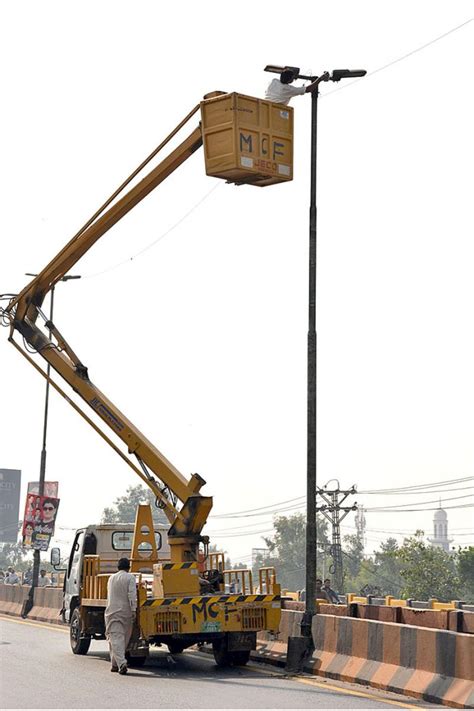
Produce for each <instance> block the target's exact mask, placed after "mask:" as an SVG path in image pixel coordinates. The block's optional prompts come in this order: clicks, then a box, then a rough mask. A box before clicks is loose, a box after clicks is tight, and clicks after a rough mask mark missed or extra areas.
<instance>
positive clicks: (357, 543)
mask: <svg viewBox="0 0 474 711" xmlns="http://www.w3.org/2000/svg"><path fill="white" fill-rule="evenodd" d="M344 542H345V543H346V546H345V547H344V553H345V556H344V568H345V569H346V571H347V574H348V576H350V577H351V578H352V579H354V578H356V577H357V576H358V575H359V572H360V567H361V564H362V561H363V560H364V543H363V542H362V540H361V539H360V537H359V536H358V535H357V534H355V535H352V536H344Z"/></svg>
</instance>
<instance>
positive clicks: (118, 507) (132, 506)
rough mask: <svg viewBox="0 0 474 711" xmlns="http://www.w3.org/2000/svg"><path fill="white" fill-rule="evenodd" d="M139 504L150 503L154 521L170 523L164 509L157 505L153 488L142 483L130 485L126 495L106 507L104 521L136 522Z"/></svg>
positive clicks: (103, 515)
mask: <svg viewBox="0 0 474 711" xmlns="http://www.w3.org/2000/svg"><path fill="white" fill-rule="evenodd" d="M138 504H150V505H151V510H152V516H153V521H154V522H155V523H164V524H168V519H167V518H166V516H165V514H164V512H163V510H162V509H159V508H157V507H156V505H155V497H154V495H153V492H152V491H151V489H148V488H146V487H144V486H142V485H141V484H137V485H136V486H129V487H128V489H127V491H126V493H125V496H119V497H118V498H116V499H115V501H114V505H113V506H110V507H108V508H105V509H104V510H103V512H102V521H101V522H102V523H135V514H136V511H137V507H138Z"/></svg>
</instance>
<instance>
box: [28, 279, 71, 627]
mask: <svg viewBox="0 0 474 711" xmlns="http://www.w3.org/2000/svg"><path fill="white" fill-rule="evenodd" d="M26 276H31V277H35V276H37V274H30V273H28V272H27V274H26ZM80 278H81V277H80V275H73V274H65V275H64V276H63V277H61V279H60V281H69V280H70V279H80ZM54 288H55V285H54V284H53V286H52V287H51V300H50V306H49V324H50V326H52V324H53V314H54ZM51 335H52V332H51V327H50V328H49V338H50V340H51ZM50 374H51V365H50V363H49V362H48V364H47V366H46V391H45V399H44V418H43V444H42V448H41V460H40V473H39V488H38V495H39V496H44V482H45V477H46V438H47V432H48V412H49V380H50ZM40 562H41V552H40V551H39V550H37V549H35V550H34V551H33V575H32V580H31V587H30V590H29V593H28V598H27V599H26V600H25V602H24V605H23V610H22V617H27V615H28V613H29V612H30V610H31V608H32V607H33V604H34V594H35V588H37V587H38V579H39V569H40Z"/></svg>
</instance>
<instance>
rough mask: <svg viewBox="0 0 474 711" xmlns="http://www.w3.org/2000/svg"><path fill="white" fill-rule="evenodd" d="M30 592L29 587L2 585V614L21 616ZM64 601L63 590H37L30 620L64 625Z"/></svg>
mask: <svg viewBox="0 0 474 711" xmlns="http://www.w3.org/2000/svg"><path fill="white" fill-rule="evenodd" d="M29 592H30V586H29V585H4V584H0V613H2V614H4V615H16V616H21V614H22V611H23V603H24V602H25V600H26V599H27V598H28V595H29ZM62 599H63V591H62V590H61V588H50V587H44V588H36V589H35V593H34V599H33V607H32V609H31V610H30V612H29V613H28V619H31V620H38V621H41V622H51V623H53V624H62V619H61V616H60V610H61V607H62Z"/></svg>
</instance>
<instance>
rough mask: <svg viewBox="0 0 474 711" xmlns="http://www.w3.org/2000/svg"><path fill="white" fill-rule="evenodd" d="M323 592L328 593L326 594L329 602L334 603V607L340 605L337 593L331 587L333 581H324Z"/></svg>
mask: <svg viewBox="0 0 474 711" xmlns="http://www.w3.org/2000/svg"><path fill="white" fill-rule="evenodd" d="M323 590H324V591H325V592H326V594H327V595H328V597H329V602H332V603H334V605H339V604H340V602H341V601H340V600H339V596H338V594H337V592H336V591H335V590H333V589H332V587H331V580H330V578H325V580H324V585H323Z"/></svg>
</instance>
